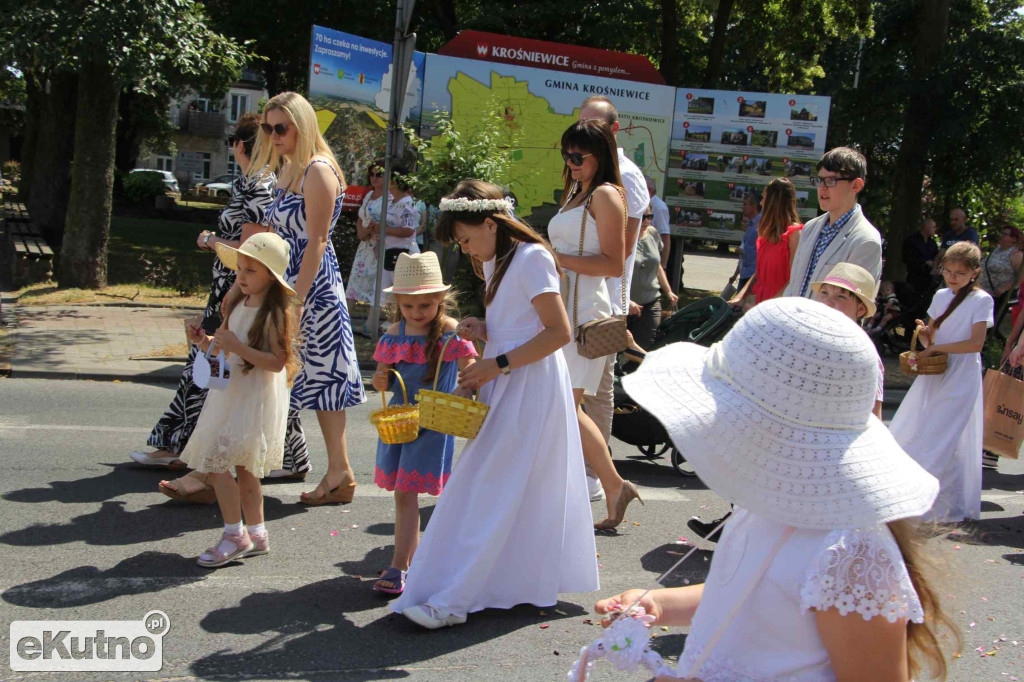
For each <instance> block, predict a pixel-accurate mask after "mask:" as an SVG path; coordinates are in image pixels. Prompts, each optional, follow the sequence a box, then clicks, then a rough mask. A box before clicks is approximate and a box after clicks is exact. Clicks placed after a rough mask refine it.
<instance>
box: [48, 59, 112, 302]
mask: <svg viewBox="0 0 1024 682" xmlns="http://www.w3.org/2000/svg"><path fill="white" fill-rule="evenodd" d="M120 90H121V89H120V87H119V85H118V82H117V79H116V78H115V77H114V75H113V74H111V73H110V69H109V68H108V67H106V66H105V65H104V64H101V63H97V62H87V63H86V64H84V65H83V67H82V69H81V71H80V78H79V90H78V107H77V114H78V116H77V119H76V122H75V156H74V161H73V163H72V166H71V197H70V199H71V204H70V205H71V206H73V207H74V210H71V211H69V212H68V216H67V227H66V229H65V233H64V248H63V249H61V254H60V265H61V267H60V277H59V279H58V281H59V282H60V286H61V287H79V288H82V289H98V288H99V287H102V286H104V285H106V283H107V240H108V238H109V235H110V206H111V193H112V191H113V188H114V151H115V140H116V135H115V133H116V129H117V100H118V95H119V93H120Z"/></svg>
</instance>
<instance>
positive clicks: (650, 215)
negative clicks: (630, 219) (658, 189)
mask: <svg viewBox="0 0 1024 682" xmlns="http://www.w3.org/2000/svg"><path fill="white" fill-rule="evenodd" d="M653 218H654V214H653V213H644V220H652V219H653Z"/></svg>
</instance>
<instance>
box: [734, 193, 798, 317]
mask: <svg viewBox="0 0 1024 682" xmlns="http://www.w3.org/2000/svg"><path fill="white" fill-rule="evenodd" d="M761 197H762V199H761V220H760V222H759V223H758V225H757V270H756V271H755V272H754V276H753V277H751V278H750V281H748V282H747V283H746V284H745V285H744V287H743V289H742V290H741V291H740V293H738V294H737V295H736V296H735V297H734V298H733V299H732V300H730V301H729V303H733V304H739V303H742V302H743V299H744V297H746V295H747V292H748V291H750V292H751V293H753V295H754V305H757V304H758V303H762V302H764V301H767V300H768V299H769V298H775V297H776V296H778V295H779V294H781V293H782V291H783V290H784V289H785V288H786V285H787V284H789V271H790V267H791V266H792V264H793V256H794V255H795V254H796V249H797V246H798V245H799V244H800V230H802V229H803V227H804V226H803V224H802V223H801V222H800V216H799V215H797V212H796V189H795V188H794V187H793V183H792V182H790V181H789V180H788V179H787V178H775V179H774V180H772V181H771V182H769V183H768V185H767V186H766V187H765V188H764V191H763V193H762V194H761Z"/></svg>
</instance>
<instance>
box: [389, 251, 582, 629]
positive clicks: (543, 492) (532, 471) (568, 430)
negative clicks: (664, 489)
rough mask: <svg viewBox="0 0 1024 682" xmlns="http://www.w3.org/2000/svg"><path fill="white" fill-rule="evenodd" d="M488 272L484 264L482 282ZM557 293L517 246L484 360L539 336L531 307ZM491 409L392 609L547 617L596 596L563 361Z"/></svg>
mask: <svg viewBox="0 0 1024 682" xmlns="http://www.w3.org/2000/svg"><path fill="white" fill-rule="evenodd" d="M493 271H494V262H493V261H490V262H488V263H485V264H484V273H485V275H486V276H487V277H488V278H489V277H490V275H491V273H492V272H493ZM557 291H558V274H557V271H556V270H555V263H554V259H552V257H551V255H550V254H549V253H548V252H547V250H546V249H545V248H543V247H542V246H538V245H534V244H521V245H520V246H519V248H518V251H517V252H516V254H515V256H514V257H513V261H512V263H511V264H510V265H509V268H508V270H507V271H506V272H505V276H504V278H503V279H502V282H501V284H500V286H499V287H498V291H497V293H496V295H495V297H494V300H492V301H491V304H490V305H489V306H488V307H487V336H488V341H487V345H486V347H485V350H484V357H485V358H493V357H495V356H497V355H501V354H502V353H507V352H508V351H510V350H512V349H514V348H517V347H518V346H521V345H522V344H523V343H525V342H527V341H529V340H530V339H532V338H533V337H534V336H535V335H536V334H537V333H538V332H539V331H540V330H541V329H542V328H543V327H542V325H541V323H540V319H539V318H538V317H537V313H536V311H535V310H534V308H533V305H532V304H531V301H532V300H533V299H534V298H535V297H536V296H538V295H539V294H542V293H546V292H557ZM479 399H480V400H481V401H483V402H486V403H487V404H489V405H490V406H491V409H490V412H489V413H488V415H487V419H486V420H485V421H484V424H483V427H482V428H481V429H480V433H479V434H478V435H477V437H476V438H475V439H474V440H471V441H470V442H469V444H468V445H466V448H465V449H464V450H463V452H462V455H461V457H460V458H459V459H458V460H457V461H456V462H455V467H454V470H453V471H452V476H451V478H450V479H449V480H448V484H447V485H445V488H444V493H443V494H442V495H441V497H440V498H439V499H438V502H437V506H436V507H435V508H434V513H433V515H432V516H431V517H430V523H429V524H428V525H427V530H426V532H425V533H424V534H423V541H422V542H421V543H420V546H419V548H418V549H417V550H416V554H415V556H414V557H413V560H412V565H411V566H410V568H409V574H408V580H407V582H406V585H405V592H404V593H403V594H402V596H401V597H400V598H399V599H397V600H396V601H393V602H392V603H391V609H392V610H393V611H395V612H396V613H401V612H402V610H403V609H406V608H409V607H411V606H416V605H418V604H424V603H426V604H430V605H431V606H434V607H435V608H438V609H441V610H443V611H446V612H448V613H453V614H457V615H464V614H467V613H472V612H474V611H480V610H481V609H486V608H510V607H512V606H515V605H516V604H524V603H528V604H534V605H536V606H553V605H554V604H555V603H556V602H557V601H558V595H559V594H560V593H565V592H590V591H593V590H597V589H598V588H599V584H598V577H597V557H596V548H595V545H594V527H593V523H594V522H593V517H592V516H591V512H590V500H589V497H588V495H587V481H586V476H585V474H584V472H583V449H582V446H581V444H580V430H579V426H578V424H577V423H576V411H575V409H574V407H573V400H572V393H571V392H570V387H569V374H568V372H567V370H566V367H565V361H564V359H563V358H562V355H561V353H558V352H555V353H552V354H551V355H549V356H547V357H545V358H543V359H542V360H539V361H537V362H535V363H533V364H531V365H527V366H525V367H519V368H517V369H514V370H512V373H511V374H509V375H508V376H506V375H500V376H498V378H497V379H495V380H494V381H491V382H490V383H488V384H486V385H484V387H483V388H482V389H481V391H480V398H479Z"/></svg>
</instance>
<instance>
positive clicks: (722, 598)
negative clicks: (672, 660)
mask: <svg viewBox="0 0 1024 682" xmlns="http://www.w3.org/2000/svg"><path fill="white" fill-rule="evenodd" d="M785 531H786V526H784V525H782V524H780V523H777V522H774V521H770V520H768V519H766V518H765V517H763V516H759V515H757V514H754V513H752V512H749V511H747V510H745V509H741V508H740V507H736V510H735V512H734V513H733V516H732V518H731V519H730V520H729V522H728V524H727V525H726V527H725V529H724V530H723V533H722V539H721V541H720V542H719V543H718V548H717V549H716V550H715V554H714V558H713V559H712V560H711V572H710V573H709V574H708V578H707V582H706V583H705V586H704V594H703V597H702V598H701V602H700V606H699V607H698V609H697V613H696V614H695V616H694V619H693V625H692V627H691V629H690V635H689V636H688V637H687V638H686V648H685V649H684V650H683V654H682V656H681V658H680V664H679V667H678V668H677V670H676V671H671V670H668V669H666V670H663V671H662V674H667V675H675V676H683V675H684V674H685V673H686V672H687V671H689V669H690V667H691V666H692V665H693V664H694V662H696V661H697V660H698V659H699V658H700V656H701V654H702V653H703V650H704V647H705V646H706V644H707V642H708V640H709V639H710V638H711V637H712V636H713V634H714V633H715V632H717V631H718V629H719V627H720V626H721V624H722V623H723V622H725V621H726V620H727V619H728V616H729V615H730V614H731V612H732V611H733V609H734V608H735V607H736V600H737V599H739V598H740V596H741V594H742V593H743V592H744V591H745V589H746V587H747V586H748V585H749V584H750V582H751V581H752V580H753V578H754V577H756V575H757V573H758V571H759V570H760V569H761V567H762V564H763V561H764V559H765V557H766V556H768V554H769V553H770V552H771V550H772V548H773V547H774V546H775V543H776V542H777V541H778V539H779V538H780V537H781V536H782V534H783V533H784V532H785ZM831 607H835V608H836V609H838V610H839V612H840V613H841V614H842V615H849V617H850V618H864V619H865V620H867V619H870V618H886V619H888V620H889V621H890V622H895V621H896V620H897V619H899V618H907V619H910V620H913V621H914V622H916V623H920V622H922V621H923V620H924V611H923V610H922V607H921V602H920V600H919V599H918V597H917V593H916V592H915V591H914V588H913V585H912V584H911V582H910V576H909V574H908V573H907V568H906V565H905V564H904V563H903V558H902V556H901V554H900V551H899V547H898V546H897V544H896V540H895V539H894V538H893V536H892V533H891V532H890V531H889V529H888V527H887V526H884V525H879V526H875V527H872V528H862V529H854V530H833V531H827V530H801V529H797V530H796V531H795V532H794V533H793V535H792V536H790V538H789V539H788V540H787V541H786V542H785V544H783V545H782V547H781V549H780V550H779V553H778V554H777V555H776V556H775V558H774V559H773V560H772V562H771V564H770V566H769V567H768V570H767V572H766V573H765V574H764V577H762V578H761V580H760V582H759V583H758V584H757V586H756V587H755V588H754V590H753V592H751V593H750V597H749V598H748V599H747V600H746V602H745V603H744V604H743V605H742V606H740V607H739V608H738V610H737V611H736V612H735V615H734V616H733V617H732V619H731V620H730V621H729V625H728V627H727V628H726V630H725V632H724V634H723V635H722V637H721V639H719V640H718V642H717V644H715V646H714V647H713V648H712V650H711V653H710V654H709V656H708V658H707V660H706V662H705V663H704V664H703V665H702V667H701V668H700V669H699V670H698V671H697V673H696V677H697V678H699V679H700V680H702V681H703V682H761V681H766V680H787V681H788V682H827V681H831V680H835V679H836V676H835V673H834V672H833V670H832V666H831V663H830V661H829V656H828V651H827V650H826V649H825V645H824V643H823V642H822V641H821V637H820V636H819V635H818V630H817V628H816V627H815V619H814V611H815V610H826V609H829V608H831Z"/></svg>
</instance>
